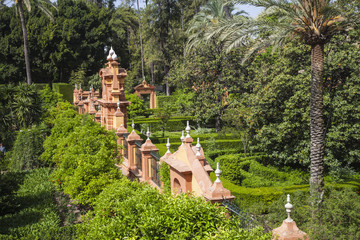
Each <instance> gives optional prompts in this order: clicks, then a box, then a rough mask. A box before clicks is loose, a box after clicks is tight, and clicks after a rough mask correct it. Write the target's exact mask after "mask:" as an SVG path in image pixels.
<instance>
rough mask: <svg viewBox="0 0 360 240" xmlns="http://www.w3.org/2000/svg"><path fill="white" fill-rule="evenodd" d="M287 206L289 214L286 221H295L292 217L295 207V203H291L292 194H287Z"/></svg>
mask: <svg viewBox="0 0 360 240" xmlns="http://www.w3.org/2000/svg"><path fill="white" fill-rule="evenodd" d="M285 208H286V212H287V214H288V217H287V219H286V220H285V221H286V222H292V221H294V220H292V219H291V217H290V213H291V209H293V205H292V204H291V203H290V194H288V195H287V204H285Z"/></svg>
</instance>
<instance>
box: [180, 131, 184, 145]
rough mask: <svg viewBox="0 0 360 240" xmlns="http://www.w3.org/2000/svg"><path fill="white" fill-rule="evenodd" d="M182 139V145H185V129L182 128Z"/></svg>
mask: <svg viewBox="0 0 360 240" xmlns="http://www.w3.org/2000/svg"><path fill="white" fill-rule="evenodd" d="M180 140H181V146H182V145H184V140H185V136H184V130H182V135H181V137H180Z"/></svg>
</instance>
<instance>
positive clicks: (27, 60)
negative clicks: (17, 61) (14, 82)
mask: <svg viewBox="0 0 360 240" xmlns="http://www.w3.org/2000/svg"><path fill="white" fill-rule="evenodd" d="M17 6H18V8H19V15H20V21H21V28H22V32H23V38H24V55H25V67H26V79H27V83H28V84H29V85H30V84H31V83H32V81H31V69H30V57H29V47H28V38H27V31H26V24H25V19H24V10H23V7H22V1H19V2H18V5H17Z"/></svg>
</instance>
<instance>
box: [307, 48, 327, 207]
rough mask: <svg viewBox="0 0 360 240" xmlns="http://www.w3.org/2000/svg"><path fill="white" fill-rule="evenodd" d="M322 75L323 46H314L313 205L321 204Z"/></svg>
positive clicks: (312, 61) (312, 64)
mask: <svg viewBox="0 0 360 240" xmlns="http://www.w3.org/2000/svg"><path fill="white" fill-rule="evenodd" d="M323 73H324V45H323V44H316V45H313V46H311V96H310V137H311V139H310V159H311V166H310V172H311V173H310V193H311V197H312V203H313V205H314V204H321V202H322V196H323V186H324V138H323V135H324V119H323ZM314 206H315V205H314Z"/></svg>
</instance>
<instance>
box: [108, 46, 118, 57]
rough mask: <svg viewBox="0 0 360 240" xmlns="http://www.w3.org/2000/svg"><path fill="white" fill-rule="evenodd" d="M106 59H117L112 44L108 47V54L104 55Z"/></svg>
mask: <svg viewBox="0 0 360 240" xmlns="http://www.w3.org/2000/svg"><path fill="white" fill-rule="evenodd" d="M106 59H107V60H110V59H111V60H116V59H117V55H116V53H115V51H114V49H113V48H112V46H111V48H110V51H109V55H108V56H107V57H106Z"/></svg>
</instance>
